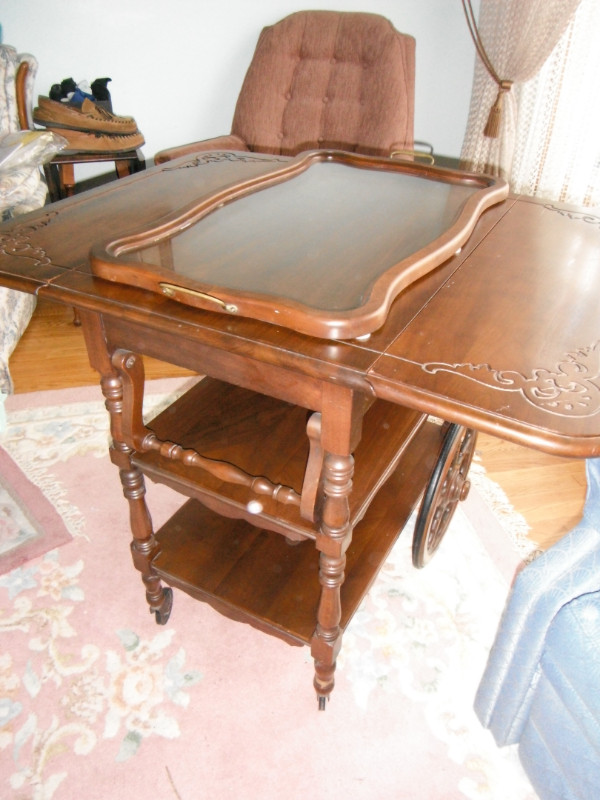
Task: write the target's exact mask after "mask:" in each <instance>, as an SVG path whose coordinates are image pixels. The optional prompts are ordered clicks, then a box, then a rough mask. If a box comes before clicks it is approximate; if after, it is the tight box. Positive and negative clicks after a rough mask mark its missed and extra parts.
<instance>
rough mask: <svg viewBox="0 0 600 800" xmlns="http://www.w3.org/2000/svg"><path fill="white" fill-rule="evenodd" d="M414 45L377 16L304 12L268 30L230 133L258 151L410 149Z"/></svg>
mask: <svg viewBox="0 0 600 800" xmlns="http://www.w3.org/2000/svg"><path fill="white" fill-rule="evenodd" d="M414 83H415V40H414V39H413V38H412V37H410V36H405V35H403V34H401V33H398V31H396V30H395V28H394V27H393V26H392V24H391V23H390V22H389V21H388V20H387V19H385V18H383V17H380V16H379V15H377V14H364V13H350V12H345V13H344V12H342V13H338V12H334V11H300V12H298V13H296V14H292V15H291V16H289V17H286V18H285V19H283V20H281V22H278V23H277V24H276V25H272V26H270V27H268V28H264V29H263V31H262V33H261V34H260V37H259V39H258V44H257V46H256V51H255V53H254V57H253V59H252V63H251V64H250V67H249V69H248V72H247V74H246V78H245V80H244V83H243V85H242V90H241V92H240V96H239V99H238V102H237V106H236V109H235V115H234V118H233V126H232V133H233V134H234V135H237V136H240V137H241V138H242V139H243V140H244V141H245V142H247V143H248V146H249V149H251V150H257V151H259V152H261V153H275V154H282V155H294V154H295V153H298V152H300V151H302V150H309V149H313V148H323V147H325V148H339V149H343V150H352V151H356V152H360V153H367V154H372V155H389V153H390V151H391V150H393V149H403V148H411V147H412V145H413V141H412V140H413V125H414Z"/></svg>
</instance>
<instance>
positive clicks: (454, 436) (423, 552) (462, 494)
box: [412, 424, 477, 568]
mask: <svg viewBox="0 0 600 800" xmlns="http://www.w3.org/2000/svg"><path fill="white" fill-rule="evenodd" d="M476 441H477V432H476V431H474V430H472V429H471V428H465V427H463V426H462V425H455V424H451V425H448V426H447V431H446V434H445V436H444V441H443V444H442V449H441V452H440V455H439V458H438V460H437V462H436V465H435V467H434V469H433V472H432V473H431V477H430V479H429V483H428V484H427V487H426V489H425V493H424V494H423V499H422V501H421V508H420V509H419V514H418V516H417V522H416V524H415V531H414V534H413V543H412V560H413V565H414V566H415V567H418V568H421V567H424V566H425V565H426V564H427V563H428V561H429V560H430V559H431V557H432V556H433V554H434V553H435V551H436V550H437V548H438V547H439V544H440V542H441V541H442V539H443V538H444V534H445V533H446V530H447V528H448V525H449V524H450V520H451V519H452V515H453V514H454V510H455V508H456V506H457V505H458V501H459V500H464V499H465V498H466V497H467V495H468V493H469V489H470V487H471V483H470V481H469V480H468V479H467V474H468V472H469V467H470V466H471V461H472V460H473V453H474V452H475V443H476Z"/></svg>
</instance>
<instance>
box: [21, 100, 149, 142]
mask: <svg viewBox="0 0 600 800" xmlns="http://www.w3.org/2000/svg"><path fill="white" fill-rule="evenodd" d="M33 121H34V122H35V123H36V124H37V125H44V126H48V125H51V126H52V127H53V128H70V129H71V130H75V131H98V132H99V133H111V134H117V135H121V134H134V133H137V124H136V121H135V120H134V119H133V117H119V116H117V115H116V114H111V112H110V111H107V110H106V109H105V108H102V107H100V106H97V105H96V103H94V102H93V101H92V100H88V99H87V98H86V99H85V100H84V101H83V103H82V104H81V106H79V107H77V106H72V105H69V104H68V103H59V102H56V100H51V99H50V98H49V97H43V96H42V95H40V97H38V106H37V108H34V110H33Z"/></svg>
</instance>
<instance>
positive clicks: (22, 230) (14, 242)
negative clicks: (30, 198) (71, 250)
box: [0, 211, 58, 267]
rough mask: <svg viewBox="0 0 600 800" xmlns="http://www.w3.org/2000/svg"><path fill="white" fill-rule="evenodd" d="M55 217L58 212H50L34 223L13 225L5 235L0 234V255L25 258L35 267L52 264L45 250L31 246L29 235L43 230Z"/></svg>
mask: <svg viewBox="0 0 600 800" xmlns="http://www.w3.org/2000/svg"><path fill="white" fill-rule="evenodd" d="M56 216H58V211H51V212H48V213H47V214H45V215H44V216H43V217H42V218H41V219H39V220H37V222H35V223H32V222H29V223H26V222H23V223H21V224H20V225H15V227H14V228H12V229H11V230H10V231H8V232H7V233H0V253H2V254H3V255H5V256H12V257H13V258H26V259H28V260H30V261H33V263H34V266H36V267H41V266H48V265H50V264H52V261H51V259H50V258H49V257H48V255H47V254H46V251H45V250H43V249H42V248H41V247H34V246H33V245H32V244H31V234H32V233H35V232H36V231H38V230H40V229H41V228H45V227H46V226H47V225H49V224H50V223H51V222H52V220H53V219H54V218H55V217H56Z"/></svg>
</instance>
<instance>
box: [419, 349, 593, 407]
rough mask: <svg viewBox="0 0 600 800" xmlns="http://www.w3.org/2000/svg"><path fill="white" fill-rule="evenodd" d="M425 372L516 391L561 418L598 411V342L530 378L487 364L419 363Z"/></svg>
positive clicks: (568, 355)
mask: <svg viewBox="0 0 600 800" xmlns="http://www.w3.org/2000/svg"><path fill="white" fill-rule="evenodd" d="M421 366H422V369H423V370H424V371H425V372H429V373H431V374H435V373H437V372H449V373H451V374H453V375H460V376H462V377H464V378H467V379H469V380H472V381H475V382H476V383H479V384H482V385H486V386H490V387H491V388H493V389H501V390H502V391H507V392H519V393H520V394H521V396H522V397H524V398H525V400H527V402H529V403H531V404H532V405H534V406H535V407H536V408H540V409H542V410H544V411H547V412H548V413H549V414H557V415H559V416H565V417H592V416H594V415H595V414H597V413H598V412H599V411H600V383H599V378H600V340H599V341H597V342H594V344H591V345H589V346H587V347H578V348H577V349H576V350H574V351H572V352H571V353H566V354H565V357H564V360H562V361H559V362H558V364H557V365H556V367H555V368H554V369H553V370H552V369H547V368H545V367H540V368H538V369H535V370H533V372H532V374H531V376H530V377H527V376H526V375H522V374H521V373H520V372H515V371H512V370H499V369H494V368H493V367H491V366H490V365H489V364H468V363H464V364H444V363H443V362H429V363H426V364H422V365H421Z"/></svg>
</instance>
